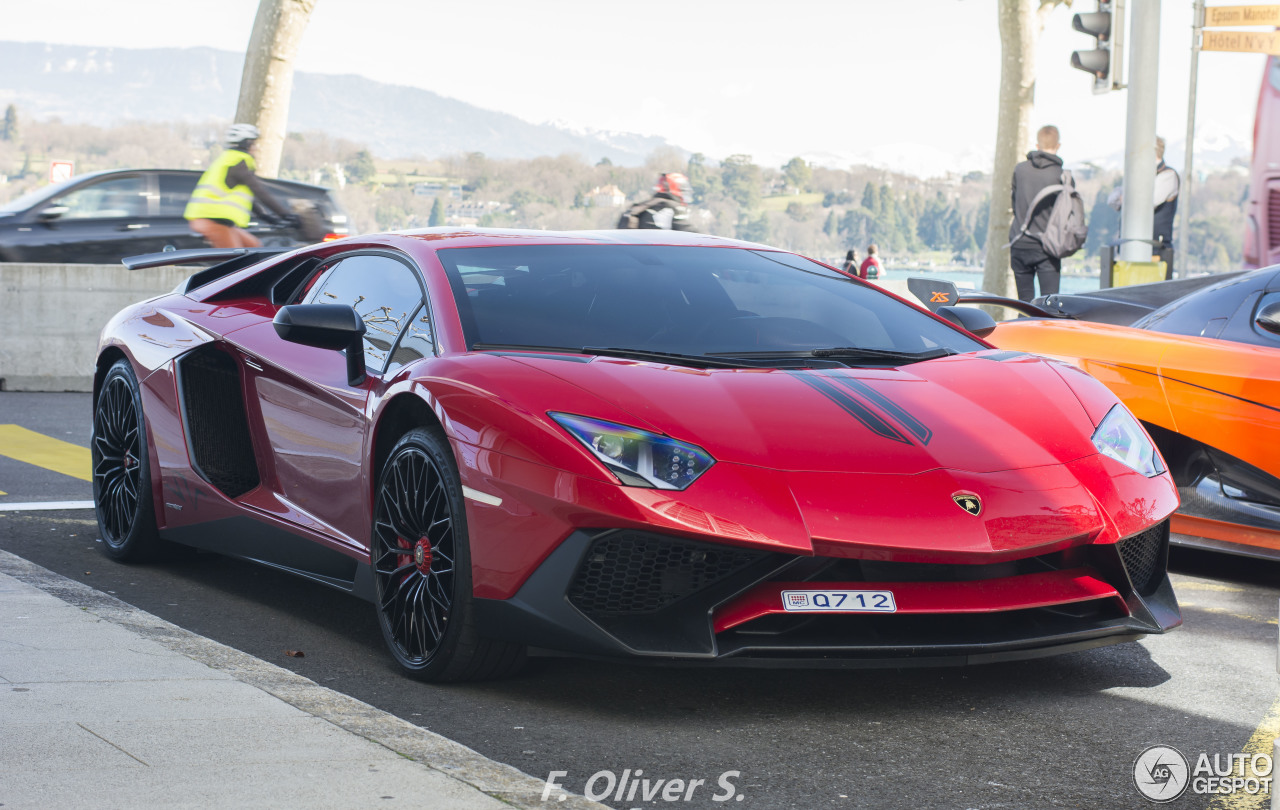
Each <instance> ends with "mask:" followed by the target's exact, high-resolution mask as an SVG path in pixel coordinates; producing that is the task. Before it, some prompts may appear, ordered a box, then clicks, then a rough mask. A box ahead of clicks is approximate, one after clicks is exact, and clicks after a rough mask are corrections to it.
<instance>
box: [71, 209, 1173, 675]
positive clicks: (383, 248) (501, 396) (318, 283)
mask: <svg viewBox="0 0 1280 810" xmlns="http://www.w3.org/2000/svg"><path fill="white" fill-rule="evenodd" d="M215 255H216V256H217V257H218V258H221V259H225V261H223V262H222V263H221V264H218V265H215V266H213V267H211V268H208V269H205V270H201V271H199V272H196V273H195V274H194V275H193V276H191V278H190V279H189V280H188V281H187V283H186V284H185V285H184V286H183V287H182V288H180V289H178V290H175V291H174V292H173V293H171V294H169V295H165V296H162V297H159V298H156V299H153V300H151V301H147V302H145V303H141V304H137V305H135V306H132V307H129V308H128V309H126V310H124V311H123V312H121V313H120V314H119V315H117V316H116V317H115V318H114V319H113V320H112V321H111V322H110V323H109V324H108V325H107V326H106V328H105V330H104V331H103V335H102V341H101V347H100V351H99V354H98V363H97V374H96V378H95V384H94V436H93V462H94V493H95V498H96V501H97V506H98V519H99V523H100V528H101V533H102V540H103V548H104V550H105V551H106V553H107V554H108V555H110V556H111V557H114V558H117V559H133V558H141V557H146V556H148V555H150V554H152V553H154V552H156V551H158V550H160V549H161V548H162V547H163V546H164V545H165V544H166V543H179V544H184V545H189V546H196V547H199V548H203V549H208V550H213V551H217V552H221V553H224V554H231V555H235V556H238V557H242V558H245V559H249V560H254V561H257V562H261V563H264V564H266V565H270V566H272V567H275V568H278V569H282V570H287V571H290V572H293V573H296V574H298V575H301V576H304V577H307V578H310V579H312V580H315V581H317V582H321V583H324V584H326V585H329V586H332V587H334V588H337V589H340V590H343V591H346V592H349V593H354V594H357V595H359V596H362V597H364V598H367V599H368V600H370V601H372V602H373V603H374V606H375V609H376V610H377V614H378V617H379V620H380V623H381V627H382V632H383V635H384V636H385V639H386V642H387V645H388V646H389V648H390V650H391V652H392V654H393V655H394V657H395V659H396V660H397V661H398V662H399V663H400V665H401V666H403V668H404V669H405V670H407V671H408V672H409V673H410V674H412V675H414V676H416V677H420V678H424V679H434V680H457V679H467V678H479V677H489V676H495V675H499V674H503V673H507V672H510V671H512V670H514V669H516V668H517V667H518V666H519V664H520V663H521V662H522V661H523V659H524V657H525V655H526V652H527V650H529V649H530V648H533V649H540V650H548V649H549V650H557V651H562V652H571V653H577V654H584V655H594V656H605V657H630V658H633V659H637V658H638V659H648V660H655V661H702V662H706V663H713V664H714V663H738V664H756V665H777V664H780V663H784V662H786V663H790V662H803V663H807V664H828V665H886V664H887V665H891V666H903V665H910V664H930V665H931V664H940V663H966V662H967V663H975V662H986V661H996V660H1003V659H1016V658H1026V657H1032V656H1038V655H1045V654H1050V653H1056V652H1065V651H1068V650H1079V649H1084V648H1089V647H1094V646H1099V645H1102V644H1108V643H1112V642H1117V641H1125V640H1132V639H1136V638H1140V637H1141V636H1143V635H1144V634H1148V633H1160V632H1163V631H1166V630H1169V629H1170V628H1172V627H1174V626H1176V625H1177V624H1179V622H1180V617H1179V612H1178V607H1177V603H1176V601H1175V599H1174V595H1173V591H1172V589H1171V588H1170V585H1169V580H1168V577H1167V576H1166V573H1165V561H1166V556H1167V547H1168V536H1169V523H1168V518H1169V515H1170V514H1171V513H1172V512H1173V511H1174V510H1175V509H1176V508H1177V505H1178V498H1177V493H1176V491H1175V488H1174V485H1173V481H1172V480H1171V479H1170V476H1169V474H1168V473H1167V472H1166V471H1165V468H1164V464H1163V461H1162V460H1161V457H1160V455H1159V453H1158V452H1156V450H1155V448H1154V446H1153V445H1152V443H1151V440H1150V439H1149V437H1148V436H1147V434H1146V433H1145V432H1144V431H1143V429H1142V427H1141V426H1140V425H1139V424H1138V423H1137V421H1136V420H1135V419H1134V418H1133V416H1132V415H1131V414H1130V413H1129V411H1128V410H1127V409H1126V408H1125V407H1124V405H1122V404H1120V402H1119V401H1118V400H1117V399H1116V397H1115V395H1113V394H1112V393H1111V392H1109V391H1108V390H1107V389H1106V388H1105V387H1103V386H1102V384H1101V383H1098V382H1097V381H1095V380H1094V379H1092V378H1091V377H1089V376H1088V375H1085V374H1083V373H1080V372H1079V371H1077V370H1075V369H1074V368H1072V367H1070V366H1068V365H1065V364H1062V363H1058V362H1055V361H1050V360H1044V359H1039V358H1034V357H1030V356H1027V355H1022V354H1014V353H1011V352H1002V351H997V350H993V349H992V348H991V347H990V346H989V345H988V344H986V343H984V342H983V341H982V340H981V339H980V338H979V337H976V336H975V334H974V333H973V332H970V331H966V330H965V329H964V328H961V325H963V326H966V327H968V328H969V329H972V330H974V332H977V333H984V332H986V331H989V330H990V329H991V328H993V326H994V324H993V323H992V322H991V320H990V318H989V317H987V316H986V315H985V314H984V313H982V312H981V311H979V310H973V309H964V308H942V309H941V310H939V312H938V313H936V314H935V313H928V312H924V311H921V310H920V309H918V308H917V307H915V306H912V305H911V304H908V303H906V302H905V301H903V300H902V299H899V298H897V297H895V296H893V295H890V294H888V293H886V292H884V291H882V290H880V289H878V288H876V287H874V286H871V285H868V284H866V283H864V282H862V281H859V280H856V279H851V278H849V277H847V276H845V275H844V274H842V273H840V272H838V271H836V270H834V269H832V268H830V267H828V266H826V265H822V264H819V263H817V262H814V261H811V260H809V259H805V258H803V257H800V256H797V255H794V254H790V253H784V252H780V251H778V250H775V249H772V248H766V247H762V246H760V245H753V244H749V243H745V242H736V241H732V240H726V239H718V238H714V237H709V236H700V235H695V234H683V233H671V232H666V231H629V232H628V231H610V232H595V233H587V232H580V233H561V234H557V233H547V232H521V231H444V230H430V231H420V232H414V233H398V234H383V235H376V236H361V237H355V238H350V239H346V240H342V241H340V242H331V243H327V244H322V245H315V246H313V247H309V248H305V249H302V250H296V251H293V252H289V253H283V254H280V253H272V252H270V251H267V252H263V251H257V252H254V251H250V252H245V251H231V252H226V251H223V252H214V253H210V252H199V251H197V252H194V255H184V254H181V253H179V254H174V253H169V254H163V255H157V256H150V257H140V258H139V259H136V260H126V264H129V265H131V266H133V267H146V266H152V265H158V264H172V263H175V262H180V261H187V260H198V259H201V258H203V259H205V260H208V259H210V258H212V257H213V256H215Z"/></svg>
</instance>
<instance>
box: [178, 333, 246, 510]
mask: <svg viewBox="0 0 1280 810" xmlns="http://www.w3.org/2000/svg"><path fill="white" fill-rule="evenodd" d="M178 380H179V383H180V388H181V392H182V412H183V416H184V417H185V420H186V429H187V440H188V446H189V449H190V452H191V461H192V464H193V465H194V466H195V469H196V471H197V472H199V473H200V476H201V477H202V478H204V479H205V480H206V481H208V482H209V483H210V484H213V485H214V486H215V487H217V488H218V489H219V490H220V491H221V492H222V494H224V495H226V496H227V497H228V498H238V497H240V496H241V495H243V494H244V493H246V492H248V491H249V490H251V489H253V488H254V487H256V486H258V483H259V480H260V479H259V476H258V463H257V461H256V460H255V459H254V455H253V440H252V439H251V438H250V436H249V420H248V418H247V417H246V415H245V410H244V391H243V389H242V387H241V385H240V369H239V367H238V366H237V365H236V361H235V360H233V359H232V358H231V356H230V355H229V354H227V353H225V352H222V351H219V350H218V349H216V348H214V347H213V346H204V347H202V348H199V349H196V350H195V351H193V352H189V353H188V354H186V355H185V356H183V357H182V358H181V359H180V360H178Z"/></svg>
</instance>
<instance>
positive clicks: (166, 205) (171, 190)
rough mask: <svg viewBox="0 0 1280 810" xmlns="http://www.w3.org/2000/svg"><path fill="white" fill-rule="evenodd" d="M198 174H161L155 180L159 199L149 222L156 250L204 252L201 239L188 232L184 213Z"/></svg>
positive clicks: (203, 244)
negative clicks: (195, 249)
mask: <svg viewBox="0 0 1280 810" xmlns="http://www.w3.org/2000/svg"><path fill="white" fill-rule="evenodd" d="M199 179H200V174H199V173H198V172H160V174H159V175H158V176H157V177H156V182H157V185H158V189H157V191H158V197H157V199H156V215H155V217H154V219H153V220H152V222H151V235H152V236H153V237H154V238H155V239H156V241H157V243H158V244H159V245H160V246H159V247H158V248H157V250H168V249H169V248H170V247H172V248H173V249H174V250H188V249H192V248H205V247H208V246H209V245H208V243H207V242H205V241H204V237H203V236H201V235H200V234H198V233H196V232H195V231H193V230H191V226H190V224H189V223H188V222H187V218H186V217H184V216H183V213H184V212H185V211H186V210H187V203H188V202H189V201H190V200H191V192H192V191H195V188H196V182H197V181H199Z"/></svg>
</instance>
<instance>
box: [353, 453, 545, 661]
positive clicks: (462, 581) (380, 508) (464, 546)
mask: <svg viewBox="0 0 1280 810" xmlns="http://www.w3.org/2000/svg"><path fill="white" fill-rule="evenodd" d="M371 546H372V547H371V549H370V559H371V562H372V564H373V579H374V592H375V597H376V601H375V606H376V608H377V611H378V624H379V626H380V627H381V628H382V637H383V639H384V640H385V641H386V643H387V648H388V649H389V650H390V651H391V655H392V656H393V657H394V658H395V659H396V662H397V663H399V664H400V666H401V667H402V668H403V669H404V671H405V672H406V673H407V674H408V675H410V676H411V677H413V678H417V679H419V680H423V681H438V682H444V681H472V680H482V679H486V678H498V677H503V676H506V675H510V674H513V673H514V672H516V671H517V670H519V669H520V667H521V666H523V664H524V659H525V649H524V646H523V645H520V644H513V643H510V642H505V641H496V640H493V639H487V638H482V637H481V636H480V635H479V634H478V633H477V632H476V628H475V615H474V607H473V601H472V595H471V594H472V588H471V549H470V544H469V540H468V536H467V515H466V508H465V504H464V501H463V497H462V484H461V482H460V480H459V477H458V471H457V464H456V462H455V461H454V458H453V452H452V450H451V449H450V448H449V444H448V441H447V440H446V439H445V438H444V436H442V435H441V434H440V433H438V432H436V431H432V430H427V429H425V428H415V429H414V430H411V431H409V432H408V433H406V434H405V435H404V436H402V437H401V438H400V441H398V442H397V443H396V445H395V447H393V448H392V450H391V454H390V456H389V457H388V458H387V461H386V463H385V464H384V465H383V467H382V471H381V474H380V475H379V477H378V489H377V497H376V499H375V501H374V515H373V531H372V535H371Z"/></svg>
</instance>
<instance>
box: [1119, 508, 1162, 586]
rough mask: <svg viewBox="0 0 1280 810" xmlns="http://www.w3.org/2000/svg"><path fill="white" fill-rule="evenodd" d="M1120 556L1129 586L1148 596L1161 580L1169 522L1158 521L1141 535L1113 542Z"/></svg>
mask: <svg viewBox="0 0 1280 810" xmlns="http://www.w3.org/2000/svg"><path fill="white" fill-rule="evenodd" d="M1116 547H1117V549H1118V550H1119V551H1120V559H1122V560H1124V568H1125V571H1127V572H1128V574H1129V581H1130V582H1132V583H1133V589H1134V590H1135V591H1137V592H1138V593H1139V594H1141V595H1143V596H1150V595H1151V594H1152V593H1155V590H1156V588H1158V587H1160V581H1161V580H1162V579H1164V573H1165V566H1166V564H1167V563H1166V560H1167V557H1168V547H1169V521H1167V520H1166V521H1165V522H1164V523H1159V524H1157V525H1155V526H1152V527H1151V528H1150V529H1147V530H1146V531H1145V532H1143V533H1142V534H1135V535H1132V536H1130V537H1126V538H1125V539H1123V540H1121V541H1120V542H1119V543H1117V544H1116Z"/></svg>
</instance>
